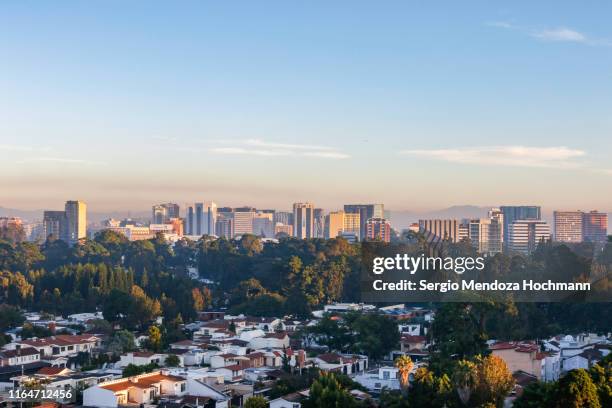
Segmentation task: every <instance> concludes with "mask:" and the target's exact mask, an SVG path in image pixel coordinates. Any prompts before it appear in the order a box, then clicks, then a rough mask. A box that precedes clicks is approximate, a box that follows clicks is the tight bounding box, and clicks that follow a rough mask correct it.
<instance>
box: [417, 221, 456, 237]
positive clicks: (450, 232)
mask: <svg viewBox="0 0 612 408" xmlns="http://www.w3.org/2000/svg"><path fill="white" fill-rule="evenodd" d="M419 231H420V232H425V233H430V234H433V235H435V236H438V237H440V238H441V239H443V240H447V241H450V242H457V241H458V240H459V221H457V220H454V219H448V220H419Z"/></svg>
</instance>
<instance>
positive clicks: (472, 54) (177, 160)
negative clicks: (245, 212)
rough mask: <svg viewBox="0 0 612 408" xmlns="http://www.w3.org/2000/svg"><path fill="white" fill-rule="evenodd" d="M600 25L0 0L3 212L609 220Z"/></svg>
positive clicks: (611, 119)
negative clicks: (284, 212)
mask: <svg viewBox="0 0 612 408" xmlns="http://www.w3.org/2000/svg"><path fill="white" fill-rule="evenodd" d="M534 3H536V4H534ZM611 12H612V5H611V4H610V3H609V2H605V1H601V2H595V1H592V2H588V3H582V2H571V3H570V2H558V1H549V2H545V1H541V2H528V1H525V2H519V1H515V2H504V3H502V2H485V1H482V2H456V1H448V2H416V1H414V2H407V1H402V2H391V1H388V2H358V1H346V2H341V1H336V2H329V1H326V2H323V1H321V2H316V1H309V2H287V1H278V2H254V1H244V2H231V3H230V2H204V1H201V2H172V3H168V2H166V3H162V2H129V4H126V2H111V1H106V2H85V1H81V2H45V3H39V2H25V1H14V2H11V1H5V2H1V3H0V95H2V97H0V154H1V155H2V156H3V157H4V158H5V159H4V160H2V161H1V162H0V171H2V173H3V174H5V175H7V177H5V178H4V180H3V182H2V184H3V187H2V188H1V189H0V205H2V206H7V207H11V206H12V207H21V208H41V207H49V206H52V207H56V206H61V203H62V202H63V201H64V200H65V199H67V198H79V199H83V200H85V201H87V202H88V203H90V207H91V208H94V209H99V210H106V209H114V208H117V209H143V208H148V207H149V205H150V204H151V203H153V202H157V201H168V200H171V201H177V202H179V203H183V202H188V201H199V200H215V201H217V202H219V203H221V204H227V205H241V204H251V205H256V206H259V207H267V206H274V207H278V208H288V207H289V206H290V204H291V202H293V201H302V200H311V201H314V202H315V203H316V204H318V205H320V206H322V207H324V208H327V209H333V208H335V207H338V206H340V205H341V204H342V203H345V202H348V201H370V202H372V201H374V202H379V201H382V202H384V203H385V204H386V205H387V207H389V208H392V209H398V210H399V209H413V210H423V209H435V208H441V207H445V206H449V205H453V204H475V205H496V204H513V203H534V204H541V205H543V206H545V207H549V208H559V209H578V208H581V209H587V208H598V209H602V210H612V189H611V188H610V185H612V164H611V163H610V157H611V156H612V137H610V136H611V134H612V112H611V110H612V28H611V27H610V24H609V16H610V15H611Z"/></svg>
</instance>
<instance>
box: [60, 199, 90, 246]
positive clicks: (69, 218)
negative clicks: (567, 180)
mask: <svg viewBox="0 0 612 408" xmlns="http://www.w3.org/2000/svg"><path fill="white" fill-rule="evenodd" d="M65 211H66V237H67V241H68V244H69V245H74V244H75V243H77V242H78V241H79V239H82V238H86V237H87V205H86V204H85V203H84V202H83V201H66V206H65Z"/></svg>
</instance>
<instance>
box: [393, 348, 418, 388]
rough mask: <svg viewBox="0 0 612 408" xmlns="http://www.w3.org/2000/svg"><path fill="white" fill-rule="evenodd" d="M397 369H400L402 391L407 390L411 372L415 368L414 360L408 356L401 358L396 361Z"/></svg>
mask: <svg viewBox="0 0 612 408" xmlns="http://www.w3.org/2000/svg"><path fill="white" fill-rule="evenodd" d="M395 367H396V368H397V369H398V371H399V374H400V385H401V387H402V389H403V390H407V389H408V379H409V376H410V372H411V371H412V368H413V367H414V363H413V362H412V359H411V358H410V357H408V356H399V357H398V358H396V359H395Z"/></svg>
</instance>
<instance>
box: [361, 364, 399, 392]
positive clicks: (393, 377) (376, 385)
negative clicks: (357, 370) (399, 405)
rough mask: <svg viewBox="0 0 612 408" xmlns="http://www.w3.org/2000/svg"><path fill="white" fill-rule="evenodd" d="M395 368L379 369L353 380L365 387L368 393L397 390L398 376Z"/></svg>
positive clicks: (362, 374)
mask: <svg viewBox="0 0 612 408" xmlns="http://www.w3.org/2000/svg"><path fill="white" fill-rule="evenodd" d="M398 372H399V371H398V369H397V368H395V367H388V366H387V367H380V368H379V369H378V370H372V371H368V372H364V373H361V374H358V375H356V376H355V377H354V378H353V380H354V381H356V382H358V383H359V384H361V385H363V386H364V387H366V388H367V389H368V390H369V391H374V392H380V390H382V389H383V388H387V389H390V390H399V389H400V382H399V374H398Z"/></svg>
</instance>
